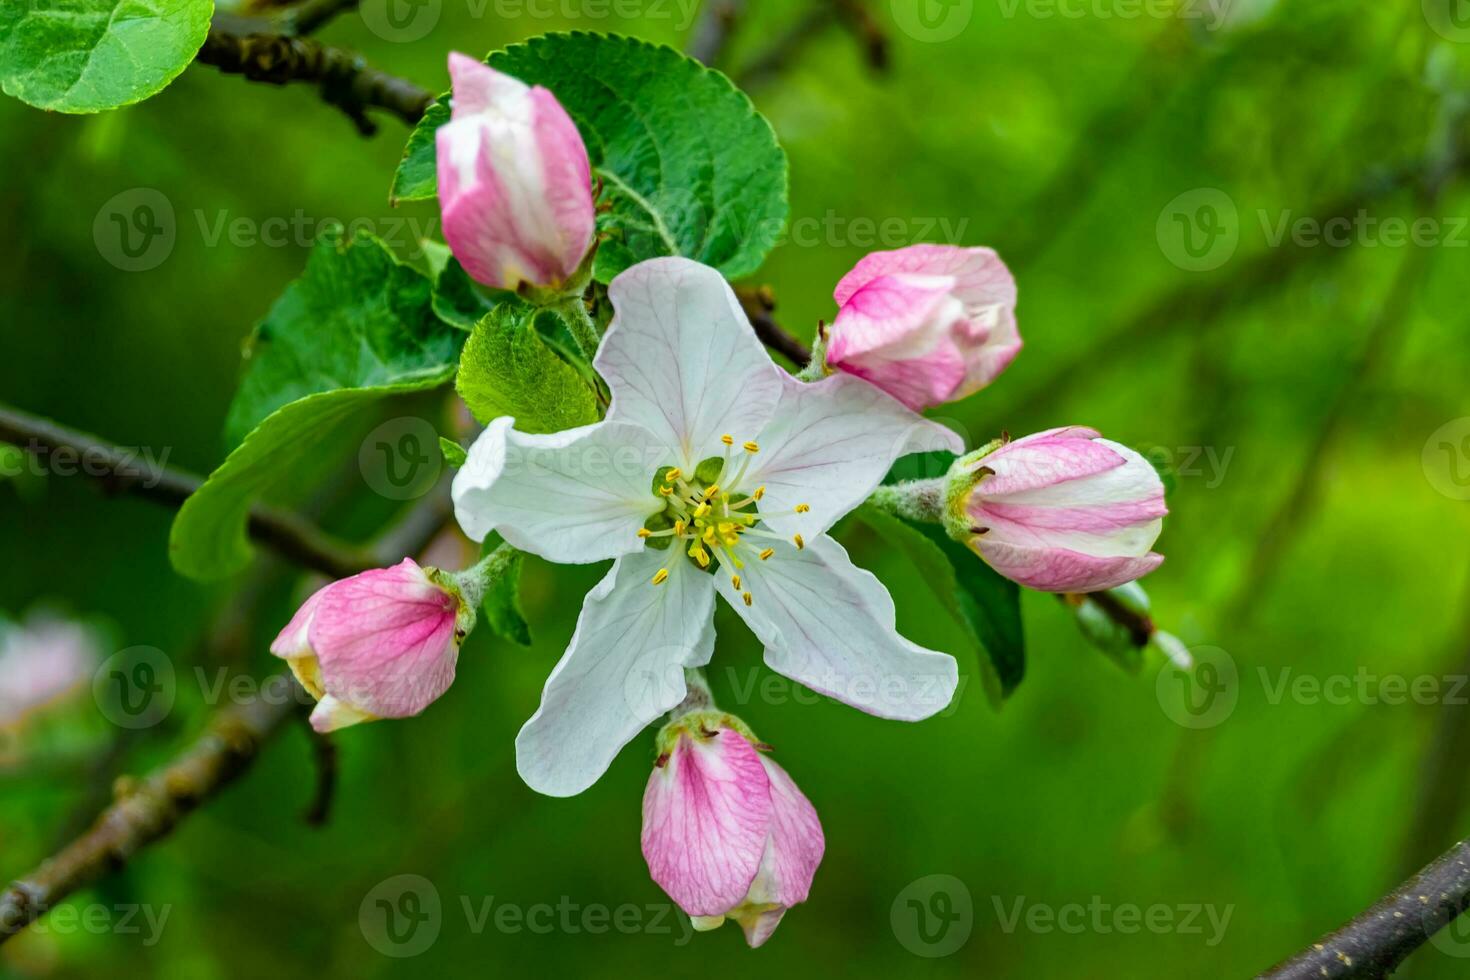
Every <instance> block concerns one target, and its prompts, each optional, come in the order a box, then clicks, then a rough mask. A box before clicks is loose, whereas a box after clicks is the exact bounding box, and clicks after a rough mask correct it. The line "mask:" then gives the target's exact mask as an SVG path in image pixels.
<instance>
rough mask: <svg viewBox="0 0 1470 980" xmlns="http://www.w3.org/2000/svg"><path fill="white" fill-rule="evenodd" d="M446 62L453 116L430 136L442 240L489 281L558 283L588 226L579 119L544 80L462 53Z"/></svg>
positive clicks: (580, 250)
mask: <svg viewBox="0 0 1470 980" xmlns="http://www.w3.org/2000/svg"><path fill="white" fill-rule="evenodd" d="M449 69H450V75H451V76H452V78H453V82H454V89H453V94H452V96H451V119H450V121H449V122H448V123H446V124H445V125H443V126H441V127H439V130H438V131H437V132H436V134H435V137H434V140H435V151H436V154H437V170H438V180H439V184H438V192H439V203H440V208H441V215H442V218H443V224H444V239H445V241H447V242H448V243H449V247H450V250H451V251H453V253H454V255H455V257H456V258H457V259H459V261H460V263H461V264H462V265H463V266H464V267H465V271H467V272H468V273H469V274H470V276H471V277H472V278H474V279H475V280H476V281H478V282H481V283H484V284H485V285H487V286H492V287H495V288H498V289H516V288H518V287H519V286H520V285H522V284H523V283H524V284H530V285H532V286H536V287H552V286H557V285H559V284H561V283H562V282H563V281H565V280H566V279H568V278H569V277H570V276H571V275H572V274H573V273H574V272H576V270H577V269H578V267H579V266H580V265H581V263H582V260H583V259H584V258H585V257H586V255H587V250H588V249H589V248H590V247H591V244H592V238H593V234H594V232H595V219H596V215H595V212H594V204H593V201H592V184H591V169H590V167H589V165H588V158H587V148H586V146H585V145H584V144H583V142H582V138H581V136H580V135H579V133H578V132H577V127H576V125H575V124H574V123H573V122H572V120H571V117H569V116H568V115H567V113H566V110H564V109H563V108H562V107H561V105H560V103H558V102H557V101H556V97H555V96H553V95H552V94H551V93H550V92H549V91H547V90H546V89H544V88H541V87H539V86H537V87H531V86H527V85H525V84H524V83H522V82H520V81H518V80H517V79H514V78H511V77H509V76H507V75H503V74H501V73H499V72H497V71H495V70H494V69H492V68H490V67H488V66H486V65H483V64H480V63H479V62H477V61H475V60H474V59H472V58H467V57H465V56H464V55H460V54H452V55H450V59H449Z"/></svg>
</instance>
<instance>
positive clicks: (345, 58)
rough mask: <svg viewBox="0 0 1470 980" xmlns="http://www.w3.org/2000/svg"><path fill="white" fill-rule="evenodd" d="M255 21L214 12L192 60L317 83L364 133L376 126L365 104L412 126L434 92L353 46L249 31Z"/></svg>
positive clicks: (281, 81)
mask: <svg viewBox="0 0 1470 980" xmlns="http://www.w3.org/2000/svg"><path fill="white" fill-rule="evenodd" d="M257 26H258V25H257V24H256V23H255V22H250V21H246V22H241V21H238V20H235V21H232V20H231V19H230V18H228V17H226V16H220V17H216V18H215V26H213V27H211V28H210V31H209V36H208V37H206V38H205V40H204V47H202V48H201V49H200V50H199V56H198V58H197V59H196V60H198V62H199V63H200V64H203V65H211V66H213V67H215V68H218V69H219V70H220V71H222V72H224V73H225V74H227V75H244V76H245V77H246V78H247V79H249V80H250V81H252V82H265V83H267V84H270V85H287V84H290V83H292V82H305V83H308V84H311V85H316V86H317V87H318V88H319V89H320V91H321V97H322V99H323V100H324V101H325V102H326V103H327V104H328V105H333V106H336V107H337V108H338V109H340V110H342V112H343V113H345V114H346V116H347V118H349V119H351V120H352V122H353V124H354V125H355V126H356V127H357V131H358V132H359V133H361V134H362V135H363V136H371V135H373V134H374V133H375V132H377V131H378V127H377V124H376V123H374V122H373V120H372V119H370V118H369V117H368V114H367V110H368V109H383V110H386V111H387V112H390V113H392V114H393V115H395V116H397V117H398V118H399V119H401V120H403V121H404V122H405V123H407V124H408V125H410V126H412V125H413V124H414V123H416V122H418V121H419V118H420V117H421V116H422V115H423V114H424V112H425V111H426V110H427V109H428V108H429V105H430V104H431V103H432V102H433V101H434V95H433V93H432V92H429V91H428V90H427V89H423V88H420V87H419V86H417V85H415V84H413V83H412V82H410V81H407V80H406V79H402V78H398V77H396V76H394V75H389V74H388V73H387V72H384V71H380V70H379V69H377V68H373V67H372V66H370V65H369V64H368V63H367V62H366V61H365V60H364V59H363V57H362V55H359V54H357V53H355V52H353V51H347V50H344V49H342V48H334V47H331V46H328V45H325V44H321V43H319V42H317V41H313V40H311V39H310V38H304V37H292V36H290V35H288V34H263V33H249V32H251V31H253V30H255V29H256V28H257ZM298 29H299V24H298Z"/></svg>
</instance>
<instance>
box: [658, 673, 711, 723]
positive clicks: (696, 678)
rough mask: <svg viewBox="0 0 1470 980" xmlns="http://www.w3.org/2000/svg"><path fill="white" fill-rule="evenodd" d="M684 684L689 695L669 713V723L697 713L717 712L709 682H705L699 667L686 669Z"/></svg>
mask: <svg viewBox="0 0 1470 980" xmlns="http://www.w3.org/2000/svg"><path fill="white" fill-rule="evenodd" d="M684 683H685V685H686V686H687V687H688V689H689V693H688V694H685V695H684V700H683V701H680V702H679V704H678V705H677V706H676V707H675V708H674V710H673V711H670V712H669V721H676V720H678V719H679V718H682V717H684V716H685V715H687V714H692V713H693V712H696V711H715V710H717V709H716V708H715V699H714V695H712V694H710V690H709V681H707V680H705V678H704V671H703V670H701V669H700V668H698V667H685V668H684Z"/></svg>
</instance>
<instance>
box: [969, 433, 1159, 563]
mask: <svg viewBox="0 0 1470 980" xmlns="http://www.w3.org/2000/svg"><path fill="white" fill-rule="evenodd" d="M950 499H951V501H952V504H951V509H952V513H951V514H950V520H951V521H955V520H958V521H960V522H964V523H968V524H969V527H968V528H964V527H960V528H959V529H958V530H959V531H961V532H962V533H963V534H964V536H965V537H966V538H967V540H968V541H969V544H970V547H972V548H974V549H975V550H976V551H977V552H979V553H980V557H982V558H984V559H985V560H986V561H987V562H989V563H990V565H991V566H992V567H993V568H994V569H995V570H996V571H998V572H1000V573H1001V574H1002V575H1004V576H1005V577H1006V578H1009V579H1012V580H1013V581H1016V582H1019V583H1020V584H1022V585H1024V586H1027V587H1028V588H1032V589H1039V590H1041V591H1042V592H1098V591H1101V590H1103V589H1112V588H1116V587H1118V586H1120V585H1122V584H1123V583H1125V582H1131V581H1133V580H1134V579H1137V578H1141V577H1143V576H1144V575H1147V574H1148V573H1149V572H1151V571H1153V570H1154V569H1155V568H1158V567H1159V564H1160V563H1161V562H1163V560H1164V556H1163V555H1159V554H1155V553H1153V552H1151V551H1150V550H1149V549H1150V548H1152V547H1153V543H1154V541H1155V540H1157V539H1158V536H1159V531H1160V530H1162V528H1163V524H1164V521H1163V518H1164V515H1165V514H1167V513H1168V508H1167V507H1165V506H1164V484H1163V481H1161V480H1160V479H1159V475H1158V473H1157V472H1156V471H1155V470H1154V468H1153V466H1151V465H1150V464H1149V462H1148V460H1146V459H1144V458H1143V457H1142V456H1140V455H1139V454H1138V453H1136V452H1134V451H1133V450H1132V449H1129V448H1128V447H1127V446H1123V445H1119V444H1118V443H1116V442H1109V441H1108V440H1107V439H1103V438H1100V437H1099V436H1098V434H1097V432H1096V431H1094V430H1093V429H1086V428H1081V427H1079V426H1072V427H1069V428H1063V429H1051V430H1049V431H1047V432H1039V433H1037V434H1036V435H1031V436H1027V437H1026V438H1024V439H1018V440H1016V441H1015V442H1011V443H1006V444H1004V445H1002V446H1000V447H999V448H998V449H994V450H992V451H987V450H984V449H982V450H980V451H979V452H976V453H972V454H971V455H969V456H966V457H964V458H963V459H961V460H959V461H958V462H956V463H955V467H954V469H953V470H952V471H951V475H950ZM954 530H955V529H954V528H952V529H951V533H954Z"/></svg>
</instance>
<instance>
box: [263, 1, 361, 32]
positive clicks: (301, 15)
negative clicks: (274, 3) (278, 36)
mask: <svg viewBox="0 0 1470 980" xmlns="http://www.w3.org/2000/svg"><path fill="white" fill-rule="evenodd" d="M359 2H360V0H306V2H305V3H299V4H296V5H295V6H293V7H289V8H287V9H286V11H285V13H283V14H282V15H281V18H280V25H281V33H283V34H296V35H306V34H312V33H314V32H315V31H317V30H318V29H319V28H321V27H323V26H325V25H326V24H327V22H329V21H331V20H332V19H333V18H335V17H336V16H337V15H338V14H345V13H346V12H347V11H349V10H356V9H357V5H358V3H359Z"/></svg>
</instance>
